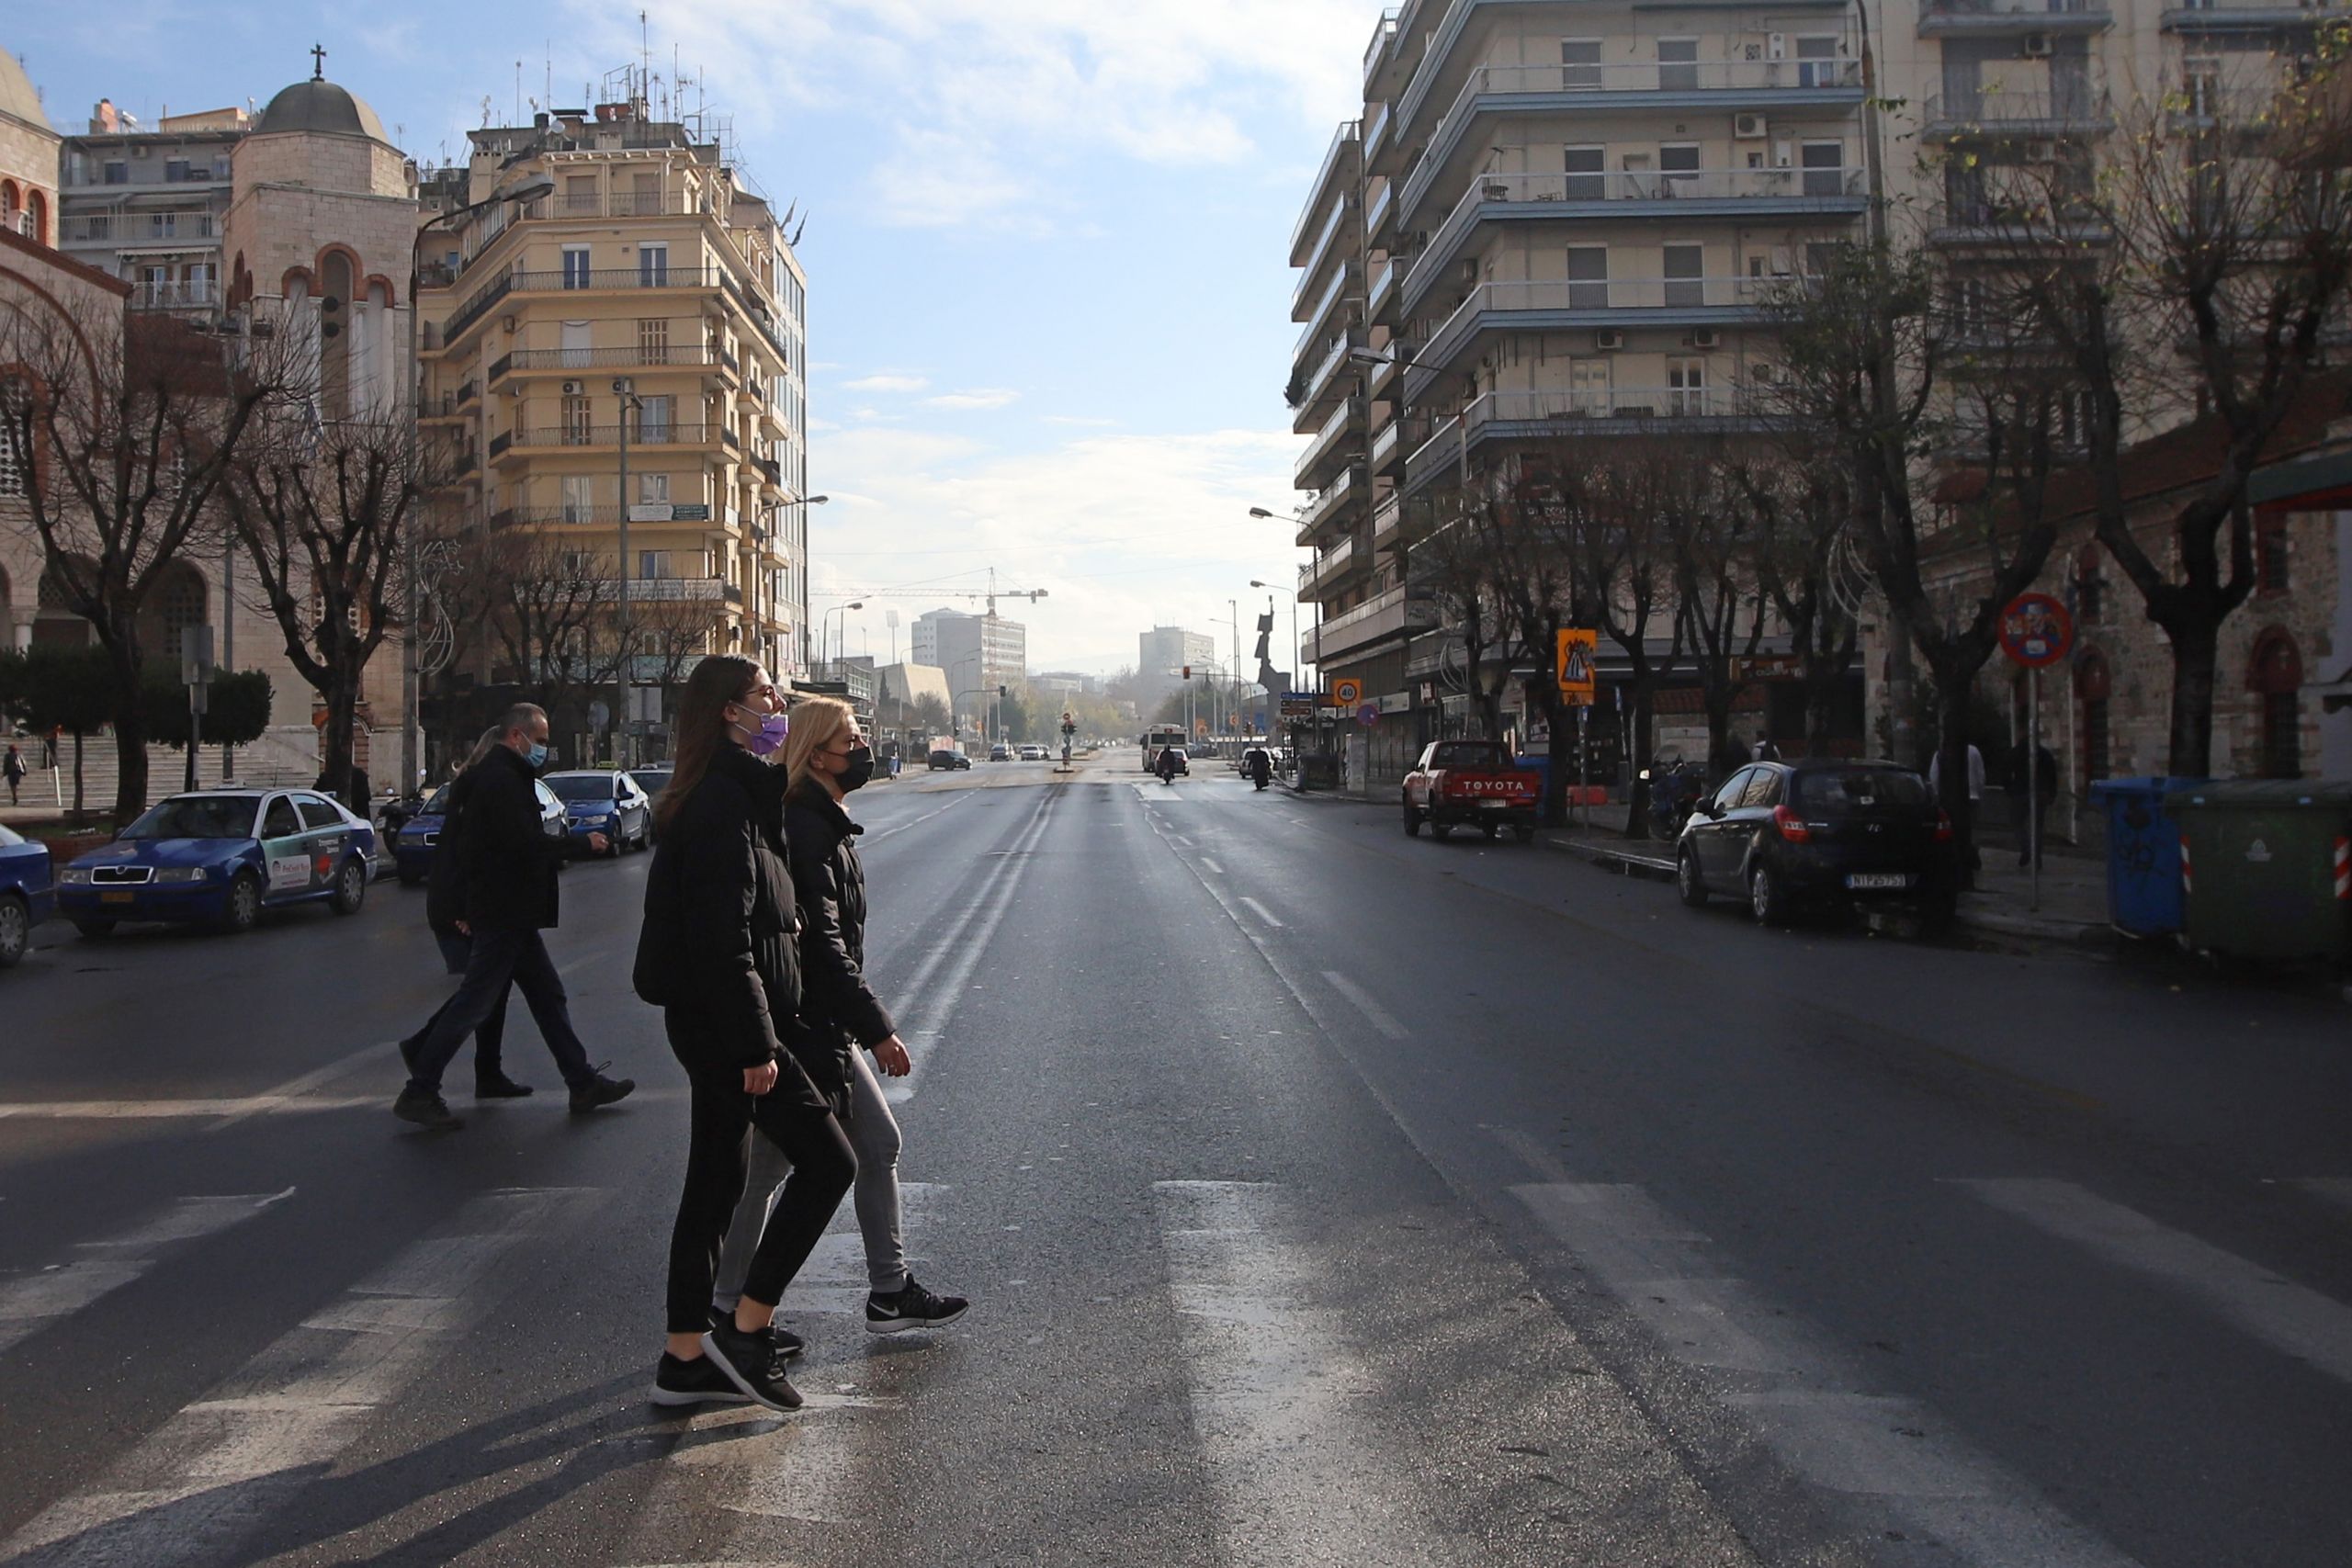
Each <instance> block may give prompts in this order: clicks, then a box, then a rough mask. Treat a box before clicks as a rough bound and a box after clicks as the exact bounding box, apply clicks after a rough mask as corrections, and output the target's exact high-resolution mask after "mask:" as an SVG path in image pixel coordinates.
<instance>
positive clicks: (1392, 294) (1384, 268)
mask: <svg viewBox="0 0 2352 1568" xmlns="http://www.w3.org/2000/svg"><path fill="white" fill-rule="evenodd" d="M1405 265H1406V264H1405V263H1404V262H1402V261H1399V260H1398V259H1397V257H1395V256H1391V257H1389V258H1388V259H1387V260H1386V261H1385V262H1382V263H1381V264H1380V270H1379V271H1377V272H1375V273H1374V274H1373V275H1372V292H1371V293H1370V294H1369V295H1367V296H1366V297H1365V299H1364V307H1363V319H1364V320H1365V321H1378V320H1380V312H1381V311H1382V310H1384V309H1385V308H1386V307H1387V306H1388V304H1389V303H1390V302H1391V301H1393V300H1394V299H1396V298H1397V279H1398V278H1400V277H1402V276H1405Z"/></svg>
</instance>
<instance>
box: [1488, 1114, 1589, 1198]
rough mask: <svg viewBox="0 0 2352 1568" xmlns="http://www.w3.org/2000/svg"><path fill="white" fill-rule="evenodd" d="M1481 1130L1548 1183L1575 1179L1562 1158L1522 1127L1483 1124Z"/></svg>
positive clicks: (1490, 1123)
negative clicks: (1492, 1135) (1490, 1135)
mask: <svg viewBox="0 0 2352 1568" xmlns="http://www.w3.org/2000/svg"><path fill="white" fill-rule="evenodd" d="M1479 1125H1480V1129H1481V1130H1482V1131H1484V1132H1487V1133H1491V1134H1494V1138H1495V1141H1496V1142H1497V1143H1498V1144H1500V1145H1502V1146H1503V1147H1505V1148H1507V1149H1509V1150H1510V1152H1511V1153H1513V1154H1515V1155H1517V1156H1519V1157H1520V1158H1521V1159H1522V1160H1524V1161H1525V1162H1526V1163H1527V1168H1528V1169H1530V1170H1532V1171H1533V1172H1534V1173H1535V1174H1536V1175H1538V1176H1540V1177H1542V1178H1543V1179H1544V1180H1546V1181H1557V1182H1564V1183H1565V1182H1569V1181H1573V1180H1574V1178H1573V1177H1571V1176H1570V1175H1569V1174H1568V1168H1567V1167H1566V1165H1564V1164H1562V1163H1561V1161H1560V1156H1558V1155H1556V1154H1554V1153H1553V1152H1552V1151H1551V1150H1550V1149H1549V1148H1546V1147H1545V1146H1544V1145H1543V1144H1542V1143H1541V1142H1539V1141H1538V1140H1537V1139H1536V1136H1535V1134H1532V1133H1530V1132H1528V1131H1527V1130H1526V1129H1524V1128H1521V1127H1498V1126H1496V1125H1495V1124H1493V1123H1492V1122H1481V1123H1480V1124H1479Z"/></svg>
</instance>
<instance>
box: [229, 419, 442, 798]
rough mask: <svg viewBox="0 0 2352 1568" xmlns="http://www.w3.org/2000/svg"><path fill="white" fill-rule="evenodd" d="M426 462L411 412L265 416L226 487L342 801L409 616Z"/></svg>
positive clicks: (326, 771) (326, 774)
mask: <svg viewBox="0 0 2352 1568" xmlns="http://www.w3.org/2000/svg"><path fill="white" fill-rule="evenodd" d="M422 462H423V457H422V453H421V452H420V449H419V447H418V444H417V440H416V433H415V427H414V426H413V425H412V424H411V423H409V422H408V421H406V420H404V419H397V418H393V419H382V418H378V419H344V420H332V421H328V422H326V423H323V424H320V423H316V422H314V421H312V420H311V419H310V418H309V417H308V416H307V412H303V413H298V414H294V415H289V416H287V417H274V418H271V419H269V420H267V421H266V422H265V423H263V425H262V426H260V427H259V434H257V436H256V438H254V439H250V440H248V441H247V442H246V443H245V445H244V446H243V449H242V450H241V451H240V452H239V453H238V455H237V457H236V458H235V460H234V461H233V462H232V464H231V465H230V469H229V477H228V482H227V484H226V485H224V486H223V488H222V495H223V496H224V498H225V500H226V502H227V505H228V512H229V515H230V518H231V520H232V522H233V524H234V525H235V530H236V536H237V540H238V542H239V544H240V545H242V546H243V553H244V556H245V558H246V559H247V560H248V561H250V562H251V563H252V565H253V568H254V575H255V578H256V580H257V581H258V582H259V584H260V588H261V592H262V597H263V600H264V602H265V603H266V604H268V606H269V612H270V615H272V616H273V617H274V618H275V619H276V620H277V628H278V632H279V634H280V636H281V637H283V638H284V640H285V644H286V657H287V660H288V662H289V663H291V664H292V665H293V667H294V672H295V673H296V674H298V675H300V676H301V677H302V679H303V680H304V681H305V682H308V683H309V684H310V687H311V690H312V691H314V692H316V693H317V694H318V696H319V701H320V704H321V705H322V706H323V707H324V708H325V709H326V723H325V725H324V727H323V728H322V729H321V731H320V754H321V755H320V761H321V774H322V778H323V779H324V781H325V785H326V787H327V788H328V789H330V790H332V791H333V792H334V794H335V795H338V796H344V795H348V794H349V793H350V785H351V771H352V766H353V732H354V729H355V728H356V723H357V715H358V708H359V694H360V682H362V680H363V679H364V678H365V676H366V674H367V670H368V660H370V659H372V658H374V657H375V654H376V650H377V649H379V648H380V647H382V646H383V644H384V641H385V638H386V637H388V636H389V635H390V632H391V631H392V630H393V629H394V628H395V627H397V626H402V625H404V624H405V621H406V618H407V614H408V610H407V606H406V604H404V603H403V602H402V582H401V571H400V567H401V560H402V558H403V550H404V548H405V543H406V536H407V532H408V530H409V529H410V528H411V527H413V526H414V525H415V523H416V521H417V513H418V510H419V507H420V502H421V498H422V496H423V494H424V488H425V482H424V481H425V475H424V471H423V468H422Z"/></svg>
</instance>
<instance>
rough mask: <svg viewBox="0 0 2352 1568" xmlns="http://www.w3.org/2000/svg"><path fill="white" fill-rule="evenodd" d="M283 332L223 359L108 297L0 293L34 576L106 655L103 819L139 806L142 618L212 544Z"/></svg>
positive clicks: (274, 370) (13, 437) (166, 322)
mask: <svg viewBox="0 0 2352 1568" xmlns="http://www.w3.org/2000/svg"><path fill="white" fill-rule="evenodd" d="M288 364H289V355H288V351H287V349H286V347H285V340H283V339H275V338H273V339H265V340H255V341H254V342H252V343H251V344H249V345H248V347H247V349H246V351H245V352H244V353H243V354H242V355H239V356H238V363H237V364H236V365H234V366H233V367H232V364H231V362H230V355H228V354H227V353H225V352H224V344H223V342H222V340H220V339H216V338H214V337H211V336H208V335H206V334H202V333H196V332H193V331H191V330H190V329H189V327H188V326H187V324H186V323H184V322H182V321H178V320H177V319H175V318H173V317H168V316H164V315H161V314H154V313H146V312H138V311H131V310H127V309H126V305H125V300H124V298H123V297H122V296H119V295H116V294H114V293H112V292H111V291H107V292H106V293H104V294H93V295H92V296H90V297H89V298H88V299H85V300H84V301H83V302H81V303H67V302H62V301H61V300H59V299H42V298H38V297H34V296H32V295H29V294H26V293H18V292H9V293H5V294H0V365H6V366H8V367H10V368H9V371H8V374H7V376H6V378H5V382H6V385H5V387H0V393H5V395H0V405H5V406H6V411H7V417H6V418H0V443H5V446H6V453H7V456H8V458H9V463H10V467H11V468H12V469H13V470H14V471H15V472H16V473H17V475H19V476H21V477H22V478H21V490H22V501H23V504H24V507H25V512H26V515H27V517H28V522H29V525H30V527H31V529H32V531H33V533H34V534H35V535H36V536H38V538H39V540H40V550H41V555H42V558H43V560H44V562H45V567H46V575H47V581H49V582H50V583H51V584H52V585H53V587H54V590H55V592H57V594H58V595H59V597H60V599H61V601H62V604H63V605H64V607H65V608H67V609H69V610H71V611H72V612H73V613H74V614H75V615H79V616H81V617H82V618H83V619H84V620H85V621H87V622H88V623H89V624H90V627H91V630H92V632H93V633H94V635H95V637H96V643H97V646H98V647H99V648H100V649H103V650H104V651H105V653H106V656H107V668H108V671H110V674H111V680H112V689H113V692H114V730H115V743H116V748H117V753H118V759H119V761H118V768H119V773H118V775H117V783H116V786H115V802H114V818H115V820H116V822H117V823H118V824H122V823H127V822H129V821H130V818H133V817H135V816H137V815H138V814H139V813H140V812H141V811H142V810H144V809H145V808H146V804H147V735H146V724H145V720H144V718H143V716H142V715H141V698H140V694H141V690H142V688H143V685H144V682H145V671H146V664H147V660H148V659H149V657H150V656H151V655H153V656H157V657H163V658H176V657H177V650H176V649H150V648H148V647H146V646H145V644H144V642H143V641H142V638H141V619H142V617H143V615H145V612H146V610H147V608H148V605H149V604H150V603H151V601H153V599H154V597H155V595H156V593H157V591H158V589H159V588H160V587H162V586H163V585H164V583H166V582H167V581H169V580H170V578H171V576H172V575H173V573H174V571H175V569H177V568H179V567H181V565H182V563H184V562H185V561H186V560H187V558H188V557H189V555H190V554H191V553H192V552H193V551H194V549H195V548H196V547H198V546H200V545H203V544H205V543H208V542H209V541H211V540H212V539H215V538H217V536H218V534H219V530H220V520H219V516H218V513H217V502H219V501H220V492H221V490H222V488H223V486H224V485H225V484H226V483H227V481H228V477H229V473H230V470H231V468H232V465H233V463H234V462H235V461H236V458H237V456H238V451H239V448H240V446H242V445H243V442H244V441H245V440H246V439H247V437H248V435H249V434H251V432H252V431H253V429H254V423H255V422H256V420H257V419H259V418H260V416H261V415H262V413H263V412H264V411H266V410H267V409H270V408H272V407H274V406H278V405H281V404H282V403H283V402H284V401H285V400H286V398H287V393H288V387H289V385H290V378H289V377H288Z"/></svg>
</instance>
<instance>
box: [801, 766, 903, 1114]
mask: <svg viewBox="0 0 2352 1568" xmlns="http://www.w3.org/2000/svg"><path fill="white" fill-rule="evenodd" d="M784 830H785V837H786V840H787V841H788V842H789V843H790V845H791V859H792V890H793V895H794V897H797V899H798V900H799V902H800V976H801V979H800V985H801V994H800V1021H801V1022H802V1023H803V1024H805V1025H806V1026H807V1029H808V1032H809V1050H808V1053H807V1054H808V1055H817V1054H819V1053H826V1054H829V1055H831V1058H832V1060H831V1063H830V1064H828V1066H829V1067H830V1068H831V1071H834V1072H837V1073H839V1074H840V1075H841V1078H842V1083H843V1084H844V1085H846V1084H847V1083H848V1081H849V1076H850V1066H849V1054H850V1053H851V1052H852V1051H854V1050H855V1049H856V1048H857V1047H858V1046H860V1045H864V1046H867V1047H869V1048H871V1047H873V1046H876V1045H879V1044H880V1043H882V1042H883V1041H885V1040H888V1039H889V1038H890V1036H892V1035H893V1034H896V1033H897V1032H899V1028H898V1025H897V1024H895V1023H893V1022H891V1021H890V1012H889V1010H888V1008H885V1007H884V1006H883V1005H882V1001H881V998H878V997H876V995H875V994H874V989H873V987H870V986H868V985H867V984H866V983H865V866H864V865H862V864H860V863H859V862H858V858H857V837H858V835H859V834H861V833H863V832H865V829H863V828H861V827H859V826H858V825H857V824H856V823H855V822H853V821H851V820H850V816H849V813H848V812H846V811H844V810H842V807H841V802H839V801H837V800H835V799H834V798H833V797H832V796H831V795H830V794H829V793H827V792H826V790H825V788H824V786H823V785H821V784H816V783H814V782H808V783H804V784H802V785H801V786H800V787H799V788H798V789H797V790H794V791H793V792H792V794H791V795H790V796H789V797H787V799H786V802H785V809H784ZM809 1077H812V1078H818V1077H819V1072H818V1068H817V1067H816V1066H810V1067H809ZM819 1081H820V1082H821V1081H823V1080H822V1079H821V1078H819Z"/></svg>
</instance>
